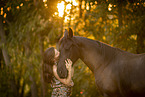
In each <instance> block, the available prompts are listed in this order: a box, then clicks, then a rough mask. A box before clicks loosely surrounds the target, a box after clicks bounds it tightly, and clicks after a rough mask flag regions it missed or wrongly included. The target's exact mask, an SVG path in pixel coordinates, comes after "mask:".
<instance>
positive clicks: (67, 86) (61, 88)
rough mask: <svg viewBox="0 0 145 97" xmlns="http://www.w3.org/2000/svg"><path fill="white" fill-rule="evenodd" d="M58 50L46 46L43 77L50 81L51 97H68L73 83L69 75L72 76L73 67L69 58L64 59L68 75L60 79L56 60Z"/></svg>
mask: <svg viewBox="0 0 145 97" xmlns="http://www.w3.org/2000/svg"><path fill="white" fill-rule="evenodd" d="M58 59H59V52H58V51H57V50H56V49H54V48H53V47H50V48H48V49H47V50H46V51H45V52H44V56H43V67H42V69H43V78H44V81H45V82H48V83H51V87H52V88H53V91H52V95H51V97H70V94H71V87H72V86H73V85H74V83H73V81H72V80H71V77H72V76H73V71H74V70H73V67H72V62H71V60H70V59H67V60H65V63H66V64H65V65H66V68H67V69H68V77H67V78H66V79H61V78H60V77H59V76H58V74H57V61H58Z"/></svg>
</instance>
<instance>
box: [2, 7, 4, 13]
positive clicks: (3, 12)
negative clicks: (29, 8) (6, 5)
mask: <svg viewBox="0 0 145 97" xmlns="http://www.w3.org/2000/svg"><path fill="white" fill-rule="evenodd" d="M3 14H4V12H3V7H1V15H3Z"/></svg>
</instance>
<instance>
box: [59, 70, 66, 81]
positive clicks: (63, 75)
mask: <svg viewBox="0 0 145 97" xmlns="http://www.w3.org/2000/svg"><path fill="white" fill-rule="evenodd" d="M58 76H59V77H60V78H63V79H64V78H67V73H62V72H61V73H58Z"/></svg>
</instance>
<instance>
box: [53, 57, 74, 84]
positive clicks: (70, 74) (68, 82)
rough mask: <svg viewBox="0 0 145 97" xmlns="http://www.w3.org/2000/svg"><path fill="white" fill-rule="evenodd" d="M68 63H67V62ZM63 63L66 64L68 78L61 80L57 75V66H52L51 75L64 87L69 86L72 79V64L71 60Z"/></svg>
mask: <svg viewBox="0 0 145 97" xmlns="http://www.w3.org/2000/svg"><path fill="white" fill-rule="evenodd" d="M67 61H68V62H67ZM67 61H65V62H66V64H65V65H66V68H67V70H68V77H67V78H65V79H61V78H60V77H59V76H58V74H57V66H56V65H53V73H54V76H55V77H56V78H57V79H58V80H59V81H60V82H62V83H63V84H65V85H68V86H69V85H71V83H70V81H71V77H72V62H71V60H69V59H68V60H67Z"/></svg>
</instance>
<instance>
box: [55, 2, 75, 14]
mask: <svg viewBox="0 0 145 97" xmlns="http://www.w3.org/2000/svg"><path fill="white" fill-rule="evenodd" d="M65 2H68V3H71V2H72V4H73V5H74V6H77V5H78V3H77V2H76V0H65ZM65 2H64V1H61V2H60V3H58V4H57V8H58V16H59V17H63V15H64V9H65ZM71 7H72V5H71V4H67V5H66V9H65V12H67V11H68V10H70V9H71ZM67 14H69V13H68V12H67Z"/></svg>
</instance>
